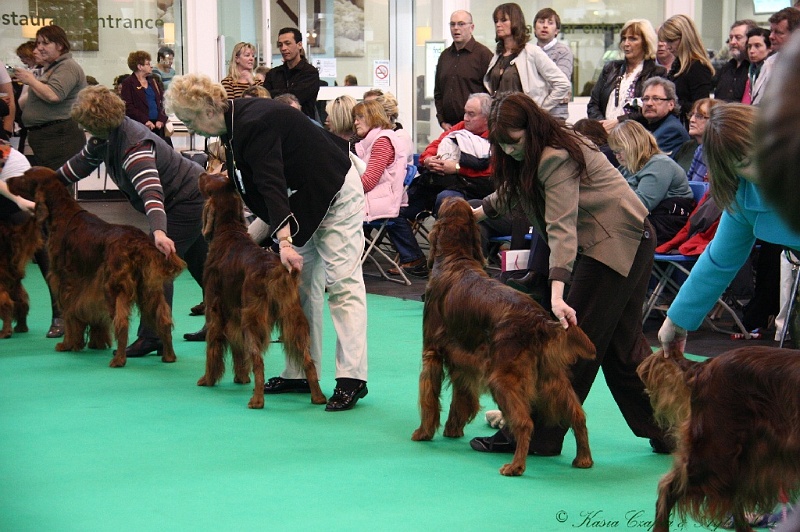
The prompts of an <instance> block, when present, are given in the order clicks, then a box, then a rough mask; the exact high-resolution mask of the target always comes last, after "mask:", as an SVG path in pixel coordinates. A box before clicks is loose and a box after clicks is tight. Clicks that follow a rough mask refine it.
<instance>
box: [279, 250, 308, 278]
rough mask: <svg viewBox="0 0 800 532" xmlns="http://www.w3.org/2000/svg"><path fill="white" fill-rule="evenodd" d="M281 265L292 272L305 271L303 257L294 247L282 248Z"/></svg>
mask: <svg viewBox="0 0 800 532" xmlns="http://www.w3.org/2000/svg"><path fill="white" fill-rule="evenodd" d="M280 253H281V263H282V264H283V265H284V266H286V269H287V270H289V271H290V272H291V271H293V270H297V271H298V272H299V271H302V270H303V257H302V256H301V255H300V254H299V253H298V252H296V251H295V250H294V248H293V247H292V246H280Z"/></svg>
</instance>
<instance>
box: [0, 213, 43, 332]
mask: <svg viewBox="0 0 800 532" xmlns="http://www.w3.org/2000/svg"><path fill="white" fill-rule="evenodd" d="M41 245H42V232H41V229H40V228H39V224H37V223H36V219H35V218H33V217H31V218H29V219H28V220H26V221H25V223H23V224H21V225H12V224H10V223H7V222H0V319H1V320H3V329H2V330H0V338H10V337H11V322H12V321H16V322H17V325H16V326H15V327H14V332H28V310H30V304H29V300H28V292H27V291H26V290H25V287H23V286H22V279H23V278H24V277H25V267H26V266H27V265H28V262H30V260H31V257H33V254H34V252H35V251H36V250H37V249H39V246H41Z"/></svg>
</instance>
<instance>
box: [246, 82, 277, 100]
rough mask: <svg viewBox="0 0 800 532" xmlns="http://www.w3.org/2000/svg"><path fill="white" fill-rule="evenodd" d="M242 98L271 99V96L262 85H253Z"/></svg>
mask: <svg viewBox="0 0 800 532" xmlns="http://www.w3.org/2000/svg"><path fill="white" fill-rule="evenodd" d="M242 98H271V96H270V94H269V91H268V90H267V89H265V88H264V87H263V86H262V85H253V86H252V87H248V88H247V89H245V90H244V92H243V93H242Z"/></svg>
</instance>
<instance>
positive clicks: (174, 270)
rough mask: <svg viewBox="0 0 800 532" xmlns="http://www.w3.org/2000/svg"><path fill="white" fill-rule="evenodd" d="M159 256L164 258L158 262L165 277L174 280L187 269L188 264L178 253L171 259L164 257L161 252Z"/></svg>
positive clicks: (171, 256) (170, 257)
mask: <svg viewBox="0 0 800 532" xmlns="http://www.w3.org/2000/svg"><path fill="white" fill-rule="evenodd" d="M159 255H161V257H162V260H161V261H159V262H158V264H159V265H160V270H161V272H160V273H161V274H162V275H163V276H164V277H167V278H170V279H174V278H175V277H177V276H178V274H180V273H181V272H182V271H183V270H184V268H186V262H184V260H183V259H182V258H180V257H179V256H178V254H177V253H171V254H170V256H169V257H164V255H163V254H162V253H161V252H160V251H159Z"/></svg>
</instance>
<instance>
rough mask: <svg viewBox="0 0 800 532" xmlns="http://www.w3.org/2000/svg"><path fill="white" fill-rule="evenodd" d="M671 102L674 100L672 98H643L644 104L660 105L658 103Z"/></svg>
mask: <svg viewBox="0 0 800 532" xmlns="http://www.w3.org/2000/svg"><path fill="white" fill-rule="evenodd" d="M670 100H672V98H659V97H658V96H645V97H643V98H642V101H643V102H644V103H650V102H653V103H658V102H668V101H670Z"/></svg>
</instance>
